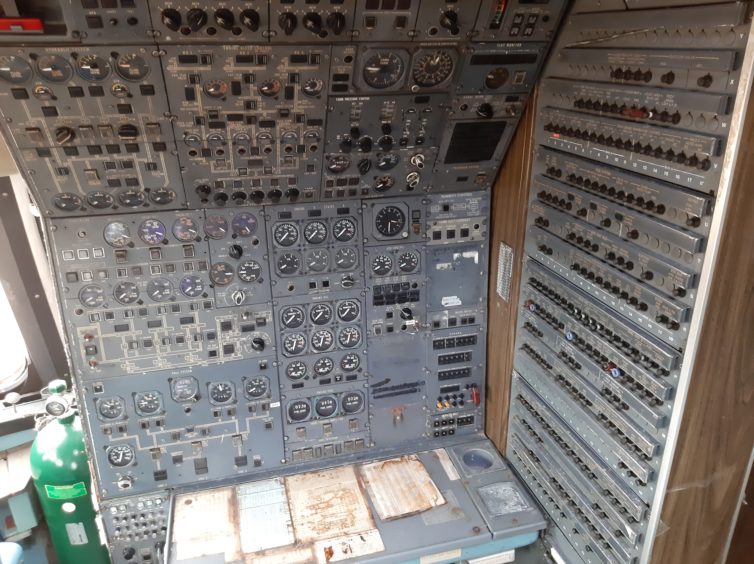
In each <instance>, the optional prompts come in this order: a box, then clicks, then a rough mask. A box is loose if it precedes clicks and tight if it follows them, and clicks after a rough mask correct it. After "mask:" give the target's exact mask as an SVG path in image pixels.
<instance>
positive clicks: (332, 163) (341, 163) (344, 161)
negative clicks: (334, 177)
mask: <svg viewBox="0 0 754 564" xmlns="http://www.w3.org/2000/svg"><path fill="white" fill-rule="evenodd" d="M325 158H326V159H327V160H328V163H327V170H329V171H330V172H332V173H333V174H340V173H341V172H343V171H345V170H346V169H347V168H348V167H349V166H351V159H350V158H348V157H347V156H346V155H328V156H327V157H325Z"/></svg>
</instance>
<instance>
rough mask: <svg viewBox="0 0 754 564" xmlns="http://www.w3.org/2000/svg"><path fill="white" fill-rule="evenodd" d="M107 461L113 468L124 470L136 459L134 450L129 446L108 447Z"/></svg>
mask: <svg viewBox="0 0 754 564" xmlns="http://www.w3.org/2000/svg"><path fill="white" fill-rule="evenodd" d="M106 452H107V461H108V462H109V463H110V465H111V466H115V467H117V468H122V467H124V466H128V465H129V464H131V463H132V462H133V461H134V459H135V458H136V454H135V453H134V449H133V448H131V447H130V446H129V445H116V446H111V447H107V451H106Z"/></svg>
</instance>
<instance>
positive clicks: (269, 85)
mask: <svg viewBox="0 0 754 564" xmlns="http://www.w3.org/2000/svg"><path fill="white" fill-rule="evenodd" d="M282 89H283V85H282V83H281V82H280V81H279V80H277V79H273V80H265V81H264V82H262V84H260V85H259V93H260V94H261V95H262V96H267V97H268V98H272V97H274V96H277V95H278V94H280V91H281V90H282Z"/></svg>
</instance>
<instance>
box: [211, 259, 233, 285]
mask: <svg viewBox="0 0 754 564" xmlns="http://www.w3.org/2000/svg"><path fill="white" fill-rule="evenodd" d="M233 275H234V272H233V267H232V266H231V265H229V264H228V263H227V262H217V263H215V264H213V265H212V268H210V270H209V277H210V278H211V279H212V282H214V283H215V284H216V285H218V286H227V285H228V284H230V283H231V281H232V280H233Z"/></svg>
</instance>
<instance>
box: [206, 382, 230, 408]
mask: <svg viewBox="0 0 754 564" xmlns="http://www.w3.org/2000/svg"><path fill="white" fill-rule="evenodd" d="M234 396H235V388H234V387H233V384H232V383H230V382H212V383H210V385H209V401H210V403H214V404H215V405H219V404H223V403H229V402H231V401H233V399H234Z"/></svg>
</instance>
